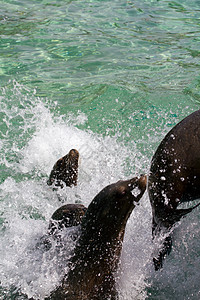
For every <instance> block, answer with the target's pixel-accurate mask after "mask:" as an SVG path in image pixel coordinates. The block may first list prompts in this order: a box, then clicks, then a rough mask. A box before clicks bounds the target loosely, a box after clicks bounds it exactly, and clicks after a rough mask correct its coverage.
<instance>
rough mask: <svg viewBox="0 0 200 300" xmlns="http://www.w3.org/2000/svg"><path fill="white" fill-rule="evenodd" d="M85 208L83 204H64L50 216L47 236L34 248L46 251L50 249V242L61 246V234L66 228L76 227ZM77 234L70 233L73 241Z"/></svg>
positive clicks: (74, 232)
mask: <svg viewBox="0 0 200 300" xmlns="http://www.w3.org/2000/svg"><path fill="white" fill-rule="evenodd" d="M86 210H87V208H86V207H85V206H84V205H83V204H66V205H63V206H61V207H59V208H58V209H57V210H56V211H55V212H54V213H53V215H52V217H51V219H50V222H49V227H48V231H47V234H45V235H43V236H42V237H41V238H40V241H39V242H38V243H37V244H36V248H38V249H39V248H40V249H43V250H44V251H48V250H49V249H50V248H51V247H52V241H54V242H55V241H56V243H57V244H60V245H61V244H62V234H63V233H64V231H65V229H66V228H68V227H73V226H78V225H79V224H80V223H81V221H82V218H83V216H84V214H85V213H86ZM77 234H78V232H77V231H76V230H75V231H72V232H71V236H70V237H71V238H72V239H73V240H74V241H75V240H76V239H77Z"/></svg>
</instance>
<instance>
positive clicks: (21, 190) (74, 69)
mask: <svg viewBox="0 0 200 300" xmlns="http://www.w3.org/2000/svg"><path fill="white" fill-rule="evenodd" d="M0 101H1V102H0V138H1V140H0V153H1V156H0V162H1V165H0V170H1V173H0V183H1V202H0V203H1V208H0V209H1V211H0V224H2V232H3V237H4V238H3V241H4V242H5V241H7V243H10V241H11V240H12V237H13V236H14V239H15V240H17V239H18V235H20V234H18V232H20V230H18V229H16V230H13V231H12V230H10V231H8V232H7V231H6V229H5V228H7V227H6V226H7V225H5V224H8V227H9V228H12V226H11V224H12V221H11V219H12V217H11V216H12V215H13V214H15V213H16V212H17V213H16V214H17V224H18V228H21V227H22V225H23V226H27V236H28V238H29V237H30V236H31V224H32V223H31V222H33V220H36V221H37V219H39V220H46V223H45V224H43V223H42V224H43V225H41V226H43V227H44V228H45V225H46V224H47V222H48V219H49V216H50V215H51V212H52V211H53V205H54V204H53V203H54V202H53V200H55V198H54V196H52V195H49V194H48V193H49V192H46V191H45V192H44V191H43V189H42V187H43V184H44V181H45V178H46V177H47V176H48V172H49V170H50V168H51V166H52V164H53V163H54V162H55V159H56V158H58V157H60V156H61V155H64V154H66V153H65V152H66V150H65V149H66V145H70V147H71V146H72V147H73V144H75V146H76V147H80V149H82V153H83V167H82V177H81V178H80V191H79V193H80V194H81V196H80V197H83V198H84V197H85V196H86V198H87V193H88V191H87V189H86V191H87V192H86V191H85V187H84V182H87V183H89V182H92V184H93V187H92V188H91V190H92V192H91V194H92V195H95V193H96V192H98V191H99V189H101V188H102V187H103V186H104V185H105V184H106V182H107V181H109V182H110V181H112V180H117V179H118V178H124V177H126V176H131V175H132V174H135V172H136V173H141V172H142V173H144V172H145V173H148V170H149V164H150V160H151V157H152V155H153V153H154V151H155V149H156V146H157V145H158V144H159V142H160V141H161V140H162V137H163V136H164V135H165V134H166V132H167V131H168V130H169V129H170V128H171V127H173V126H174V125H175V124H176V123H177V122H178V121H179V120H181V119H182V118H183V117H185V116H186V115H188V114H189V113H191V112H192V111H195V110H197V109H199V107H200V1H198V0H196V1H195V0H183V1H180V0H179V1H168V0H140V1H139V0H136V1H134V0H130V1H128V0H127V1H125V0H120V1H119V0H113V1H105V0H90V1H89V0H88V1H85V0H82V1H79V0H77V1H72V0H60V1H59V0H57V1H48V0H34V1H31V0H24V1H20V0H19V1H14V0H13V1H11V0H7V1H0ZM77 130H80V131H77ZM72 136H75V137H76V138H74V139H73V138H72ZM84 140H85V141H86V142H85V143H84ZM64 141H66V144H64ZM86 148H87V151H88V152H87V151H86V150H85V149H86ZM88 149H89V150H88ZM86 152H87V153H89V154H87V155H86V154H85V153H86ZM91 153H92V154H91ZM84 154H85V157H84ZM91 155H92V156H93V159H91ZM84 159H85V160H84ZM87 159H90V162H91V165H90V166H89V169H88V166H87ZM119 164H122V167H118V165H119ZM88 165H89V164H88ZM97 167H98V170H97ZM86 173H87V174H86ZM91 173H92V175H93V177H95V176H96V179H95V180H96V181H95V180H94V178H92V176H91ZM94 173H95V176H94ZM36 183H37V184H36ZM26 184H28V186H29V188H28V189H27V194H26ZM32 184H33V187H32ZM38 184H39V187H38ZM9 187H10V190H9ZM83 187H84V188H83ZM35 190H36V191H35ZM32 194H33V196H31V195H32ZM38 194H39V195H41V194H42V196H41V197H42V201H44V207H43V206H42V204H40V202H39V196H38ZM82 195H83V196H82ZM27 197H29V199H31V200H29V202H28V203H27V206H26V201H28V200H26V199H27ZM49 197H52V198H53V200H51V201H50V200H49ZM72 198H73V194H72ZM13 199H14V200H13ZM20 201H21V206H20V204H19V203H20ZM48 201H50V203H51V205H52V208H51V207H50V206H48V205H49V204H48V203H49V202H48ZM55 201H56V200H55ZM83 201H84V200H83ZM88 202H89V199H88ZM88 202H87V204H88ZM146 202H148V197H147V196H146ZM36 203H37V204H36ZM40 205H41V206H40ZM56 205H59V203H56ZM145 205H147V207H146V209H147V211H149V214H150V210H149V206H148V204H145ZM45 207H48V208H47V212H46V213H43V210H44V209H45ZM5 211H6V212H5ZM141 213H142V216H144V215H143V214H144V212H141ZM20 214H21V215H26V216H27V218H30V219H31V221H30V222H29V223H28V225H24V223H23V222H24V218H23V217H20ZM18 215H19V216H18ZM145 216H146V215H145ZM195 217H196V219H195V220H196V221H195V222H196V223H195V222H194V223H195V224H198V213H196V215H195ZM140 218H141V215H140ZM32 219H33V220H32ZM1 220H2V221H1ZM147 220H148V222H150V216H149V215H148V216H147ZM41 222H42V221H41ZM188 223H189V221H188ZM188 223H187V222H186V224H187V225H188ZM194 223H192V224H193V225H194ZM149 224H150V223H149ZM184 224H185V223H184ZM29 226H30V227H29ZM34 226H36V227H37V223H34ZM148 226H150V225H148V224H147V227H145V228H148ZM184 226H185V227H184V228H185V232H187V230H186V228H187V227H186V225H184ZM194 226H195V225H194ZM196 226H197V225H196ZM44 228H43V230H44V231H45V229H44ZM141 228H142V225H141ZM197 228H198V227H195V230H194V231H195V232H198V230H197ZM190 229H191V228H190ZM141 230H142V229H141ZM38 232H39V229H38ZM180 234H181V235H183V232H181V233H180ZM130 236H131V232H129V233H128V237H129V239H131V237H130ZM20 237H21V236H20ZM185 239H186V243H187V244H189V243H191V244H192V245H193V242H192V241H193V240H192V241H191V240H190V238H188V236H186V237H185ZM20 245H21V244H20ZM127 245H128V246H127V247H128V248H127V249H128V250H126V251H127V253H130V252H131V250H130V248H131V245H129V244H128V242H127ZM177 245H178V242H177ZM137 247H138V248H139V247H140V246H136V250H137ZM144 248H145V247H144ZM146 248H147V249H148V247H147V245H146ZM194 249H196V250H195V251H194V252H195V253H193V256H192V257H193V262H192V263H191V265H192V266H193V265H195V266H196V265H199V254H198V252H199V250H198V249H199V248H198V243H197V242H194ZM176 251H178V250H175V252H174V253H175V254H174V257H173V259H174V260H175V262H177V261H179V260H180V259H181V257H182V255H183V253H185V252H184V250H183V252H180V253H182V254H178V253H179V252H176ZM185 251H186V250H185ZM147 252H148V250H147ZM2 253H3V252H2ZM16 253H17V254H16V256H17V257H16V260H17V259H18V258H19V257H20V255H21V252H20V250H19V251H18V250H17V251H16ZM12 255H14V254H13V252H12V251H11V248H8V258H6V259H7V261H9V260H10V258H11V257H12ZM186 255H188V253H187V252H186ZM0 257H1V259H3V258H4V257H5V255H4V254H0ZM188 260H189V258H188ZM125 264H126V263H125ZM13 265H14V263H13ZM170 266H171V270H172V271H171V272H170V271H169V270H168V272H170V273H167V275H166V277H165V275H162V276H163V277H162V276H161V277H162V278H161V281H159V279H158V276H157V277H155V278H154V276H152V277H151V275H149V274H148V276H146V279H144V282H145V281H147V282H148V284H147V283H145V284H146V285H145V284H144V285H141V286H139V287H136V290H137V291H138V294H137V296H131V295H132V294H131V292H130V291H131V289H132V290H134V288H135V286H137V284H136V283H135V282H136V281H134V280H136V279H135V278H134V275H133V274H132V273H131V272H129V273H130V274H132V275H131V276H132V277H133V281H134V288H133V287H131V288H129V287H128V288H127V287H126V288H124V292H123V293H124V294H123V296H122V297H123V298H122V299H129V300H130V299H144V298H145V297H147V298H148V299H159V300H160V299H181V300H182V299H198V298H199V297H198V293H199V287H198V282H199V280H200V279H199V277H198V276H199V275H198V276H197V274H198V272H197V268H195V267H194V270H195V271H194V273H192V271H191V269H190V265H189V263H188V265H186V267H185V268H186V269H187V272H186V274H185V276H183V277H182V273H181V275H180V274H179V273H177V272H178V271H177V270H178V269H181V267H180V266H179V265H178V266H177V265H176V264H175V266H176V267H173V266H174V264H173V263H172V264H171V265H170ZM2 268H3V274H5V276H3V277H2V279H0V281H1V282H2V286H3V288H2V291H3V292H2V299H15V297H17V296H14V295H15V293H14V292H13V286H16V283H17V285H18V286H20V287H21V286H22V287H23V292H24V294H27V295H28V292H27V291H26V289H25V285H23V284H21V283H20V279H19V280H18V279H16V278H18V276H19V277H20V275H19V274H21V273H19V274H18V273H17V272H16V271H12V272H11V271H10V269H9V264H6V260H5V262H4V264H3V267H2ZM147 270H149V269H148V268H146V267H145V268H144V270H143V269H142V270H141V274H140V276H141V277H140V278H142V276H144V277H145V272H146V271H147ZM132 272H133V271H132ZM173 274H175V275H174V276H173ZM177 274H178V275H177ZM179 275H180V278H181V279H180V280H179V282H178V283H177V282H176V280H175V278H177V277H178V276H179ZM131 276H130V278H132V277H131ZM13 278H14V279H13ZM147 278H150V280H148V279H147ZM188 278H189V279H188ZM166 280H168V282H176V283H174V285H173V284H172V286H171V287H170V288H169V287H168V285H167V284H166V285H165V284H164V282H165V281H166ZM181 280H182V282H183V285H184V284H185V288H184V289H183V291H182V292H181V284H180V282H181ZM191 280H192V282H193V284H190V287H188V285H187V283H186V282H190V283H191ZM6 281H7V283H8V284H6V283H5V282H6ZM177 286H178V287H179V288H178V290H177V289H176V287H177ZM4 289H5V291H7V292H4ZM46 290H48V289H46ZM46 290H45V291H44V292H38V293H36V292H34V291H35V290H34V287H32V290H31V291H32V294H31V293H30V295H35V294H39V295H44V294H45V293H46ZM126 290H127V293H126V292H125V291H126ZM144 291H146V292H145V293H146V294H145V295H146V296H144V293H143V292H144ZM0 293H1V291H0ZM34 293H35V294H34ZM125 294H126V296H127V298H125V296H124V295H125ZM3 295H5V296H3ZM134 295H135V294H134ZM0 297H1V294H0ZM13 297H14V298H13ZM19 297H20V296H19ZM16 299H18V298H16ZM19 299H21V298H19ZM22 299H23V298H22ZM24 299H25V298H24ZM40 299H43V298H42V296H40Z"/></svg>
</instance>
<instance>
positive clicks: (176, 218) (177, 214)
mask: <svg viewBox="0 0 200 300" xmlns="http://www.w3.org/2000/svg"><path fill="white" fill-rule="evenodd" d="M199 205H200V203H198V204H197V205H195V206H193V207H190V208H184V209H176V210H175V211H174V212H173V219H174V223H175V222H178V221H180V219H181V218H182V217H184V216H186V215H187V214H188V213H190V212H191V211H193V209H195V208H197V207H198V206H199Z"/></svg>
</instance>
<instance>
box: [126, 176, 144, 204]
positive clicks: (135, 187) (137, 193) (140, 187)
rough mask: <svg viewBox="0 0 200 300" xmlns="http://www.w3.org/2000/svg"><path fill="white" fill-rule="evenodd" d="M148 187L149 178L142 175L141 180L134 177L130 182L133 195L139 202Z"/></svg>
mask: <svg viewBox="0 0 200 300" xmlns="http://www.w3.org/2000/svg"><path fill="white" fill-rule="evenodd" d="M146 185H147V176H146V175H141V176H140V177H139V178H138V177H134V178H132V179H131V180H130V183H129V186H130V191H131V193H132V195H133V196H134V198H135V199H134V201H136V202H138V201H139V200H140V198H141V197H142V196H143V194H144V192H145V190H146Z"/></svg>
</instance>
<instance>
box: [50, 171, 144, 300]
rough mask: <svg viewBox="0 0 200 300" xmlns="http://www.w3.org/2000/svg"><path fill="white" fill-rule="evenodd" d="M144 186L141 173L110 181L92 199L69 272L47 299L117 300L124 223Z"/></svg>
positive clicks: (84, 217)
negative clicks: (114, 181) (116, 274)
mask: <svg viewBox="0 0 200 300" xmlns="http://www.w3.org/2000/svg"><path fill="white" fill-rule="evenodd" d="M134 189H135V191H137V195H135V196H134V195H133V192H135V191H134ZM145 189H146V176H141V177H140V178H139V179H138V178H133V179H131V180H127V181H118V182H117V183H115V184H111V185H109V186H107V187H105V188H104V189H103V190H102V191H101V192H100V193H99V194H98V195H97V196H96V197H95V198H94V199H93V201H92V202H91V204H90V205H89V207H88V209H87V211H86V214H85V215H84V216H83V219H82V223H81V233H80V237H79V239H78V241H77V243H76V246H75V249H74V254H73V256H72V258H71V261H70V265H69V267H70V271H69V272H68V274H67V275H66V276H65V277H64V279H63V281H62V284H61V286H60V287H59V288H57V289H56V290H55V291H54V292H52V293H51V295H50V297H49V298H48V299H51V300H53V299H54V300H58V299H59V300H64V299H65V300H69V299H70V300H84V299H85V300H86V299H87V300H95V299H96V300H100V299H101V300H105V299H106V300H107V299H112V300H114V299H117V292H116V287H115V278H114V274H115V272H116V270H117V267H118V262H119V257H120V254H121V249H122V242H123V238H124V232H125V227H126V223H127V220H128V218H129V216H130V214H131V212H132V210H133V209H134V207H135V203H137V202H138V201H139V200H140V198H141V197H142V195H143V194H144V192H145ZM134 194H136V193H134Z"/></svg>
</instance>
